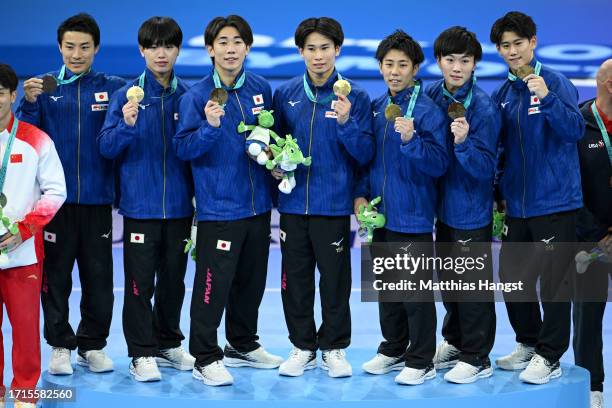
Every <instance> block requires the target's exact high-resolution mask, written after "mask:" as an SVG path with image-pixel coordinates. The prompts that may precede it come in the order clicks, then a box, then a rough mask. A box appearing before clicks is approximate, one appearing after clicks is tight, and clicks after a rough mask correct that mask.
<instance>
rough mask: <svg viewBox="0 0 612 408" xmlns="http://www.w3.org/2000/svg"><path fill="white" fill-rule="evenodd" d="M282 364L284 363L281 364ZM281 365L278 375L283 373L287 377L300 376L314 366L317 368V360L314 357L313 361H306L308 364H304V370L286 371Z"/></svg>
mask: <svg viewBox="0 0 612 408" xmlns="http://www.w3.org/2000/svg"><path fill="white" fill-rule="evenodd" d="M281 366H282V364H281ZM281 366H279V369H278V375H282V376H285V377H300V376H302V375H304V371H308V370H312V369H314V368H317V360H316V359H313V360H311V361H309V362H308V363H306V365H305V366H304V368H303V369H302V371H291V372H290V371H285V370H283V369H282V367H281Z"/></svg>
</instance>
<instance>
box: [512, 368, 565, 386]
mask: <svg viewBox="0 0 612 408" xmlns="http://www.w3.org/2000/svg"><path fill="white" fill-rule="evenodd" d="M561 374H563V370H561V367H559V368H557V369H556V370H554V371H553V372H552V373H550V374H549V375H547V376H545V377H540V378H526V377H524V376H523V373H521V375H519V380H521V381H522V382H525V383H529V384H538V385H540V384H546V383H548V382H549V381H550V380H554V379H556V378H559V377H561Z"/></svg>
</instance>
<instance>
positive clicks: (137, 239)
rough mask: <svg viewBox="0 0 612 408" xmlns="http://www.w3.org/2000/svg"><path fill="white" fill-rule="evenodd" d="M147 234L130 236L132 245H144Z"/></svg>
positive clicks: (132, 234)
mask: <svg viewBox="0 0 612 408" xmlns="http://www.w3.org/2000/svg"><path fill="white" fill-rule="evenodd" d="M144 239H145V234H138V233H135V232H132V233H131V234H130V243H132V244H144Z"/></svg>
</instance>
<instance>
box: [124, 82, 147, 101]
mask: <svg viewBox="0 0 612 408" xmlns="http://www.w3.org/2000/svg"><path fill="white" fill-rule="evenodd" d="M125 95H126V96H127V99H128V101H130V102H136V103H140V101H142V100H143V99H144V95H145V94H144V89H142V88H141V87H139V86H132V87H130V89H128V90H127V92H126V94H125Z"/></svg>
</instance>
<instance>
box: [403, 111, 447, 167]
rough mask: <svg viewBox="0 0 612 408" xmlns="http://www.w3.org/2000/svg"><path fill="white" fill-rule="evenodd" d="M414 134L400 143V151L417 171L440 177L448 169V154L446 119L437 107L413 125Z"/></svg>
mask: <svg viewBox="0 0 612 408" xmlns="http://www.w3.org/2000/svg"><path fill="white" fill-rule="evenodd" d="M415 130H416V131H415V134H414V136H413V137H412V139H410V141H408V143H402V145H401V147H400V150H401V152H402V154H404V155H405V156H406V158H407V159H408V160H410V163H411V164H412V165H413V166H414V167H416V168H417V169H418V170H419V171H421V172H422V173H424V174H427V175H429V176H431V177H440V176H442V175H443V174H444V173H445V172H446V169H447V168H448V162H449V154H448V148H447V144H446V140H445V139H446V135H447V133H446V119H445V118H444V115H443V114H442V111H441V110H440V108H438V106H437V105H436V106H435V107H433V106H432V107H431V108H430V109H429V111H428V112H427V113H426V114H424V115H423V116H422V117H421V120H420V121H419V123H418V124H417V123H415Z"/></svg>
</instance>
